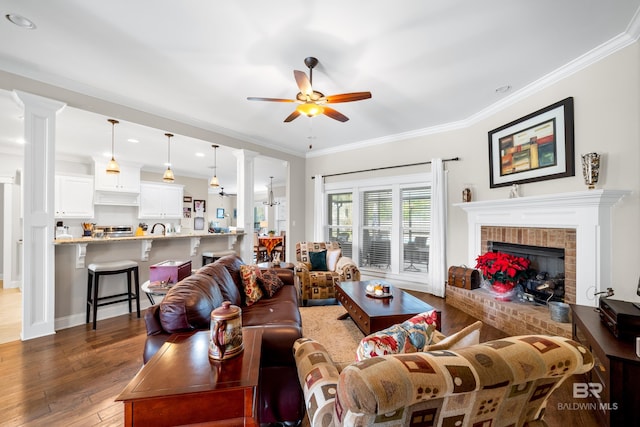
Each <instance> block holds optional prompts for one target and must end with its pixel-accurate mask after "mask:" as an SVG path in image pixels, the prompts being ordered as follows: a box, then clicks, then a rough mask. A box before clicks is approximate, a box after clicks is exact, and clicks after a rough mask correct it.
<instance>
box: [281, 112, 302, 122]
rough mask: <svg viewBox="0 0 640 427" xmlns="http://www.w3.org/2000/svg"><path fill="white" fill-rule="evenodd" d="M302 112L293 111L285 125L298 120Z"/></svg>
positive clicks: (285, 120)
mask: <svg viewBox="0 0 640 427" xmlns="http://www.w3.org/2000/svg"><path fill="white" fill-rule="evenodd" d="M299 115H300V112H299V111H298V110H293V113H291V114H289V115H288V116H287V118H286V119H284V122H285V123H289V122H291V121H293V120H295V119H297V118H298V116H299Z"/></svg>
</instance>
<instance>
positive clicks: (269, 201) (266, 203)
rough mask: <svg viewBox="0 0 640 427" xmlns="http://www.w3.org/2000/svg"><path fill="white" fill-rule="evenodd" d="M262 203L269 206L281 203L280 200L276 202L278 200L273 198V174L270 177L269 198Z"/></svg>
mask: <svg viewBox="0 0 640 427" xmlns="http://www.w3.org/2000/svg"><path fill="white" fill-rule="evenodd" d="M262 204H264V205H267V206H275V205H279V204H280V202H276V200H275V199H274V198H273V177H272V176H270V177H269V200H267V201H266V202H262Z"/></svg>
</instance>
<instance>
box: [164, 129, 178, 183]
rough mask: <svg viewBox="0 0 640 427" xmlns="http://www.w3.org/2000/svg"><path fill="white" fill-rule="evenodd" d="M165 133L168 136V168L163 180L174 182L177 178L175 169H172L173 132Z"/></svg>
mask: <svg viewBox="0 0 640 427" xmlns="http://www.w3.org/2000/svg"><path fill="white" fill-rule="evenodd" d="M165 135H166V137H167V170H166V171H164V175H163V176H162V180H163V181H164V182H173V181H174V180H175V178H174V176H173V171H172V170H171V137H172V136H173V134H170V133H165Z"/></svg>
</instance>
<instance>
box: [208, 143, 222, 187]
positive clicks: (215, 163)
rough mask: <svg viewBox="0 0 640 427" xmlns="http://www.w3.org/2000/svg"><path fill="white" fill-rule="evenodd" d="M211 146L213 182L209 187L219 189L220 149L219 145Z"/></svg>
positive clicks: (210, 182)
mask: <svg viewBox="0 0 640 427" xmlns="http://www.w3.org/2000/svg"><path fill="white" fill-rule="evenodd" d="M211 146H212V147H213V177H212V178H211V181H209V187H214V188H215V187H219V186H220V181H218V175H217V172H218V156H217V153H218V147H219V145H216V144H211Z"/></svg>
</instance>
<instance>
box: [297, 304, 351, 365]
mask: <svg viewBox="0 0 640 427" xmlns="http://www.w3.org/2000/svg"><path fill="white" fill-rule="evenodd" d="M344 313H346V310H345V309H344V308H342V306H341V305H323V306H314V307H300V315H301V317H302V335H303V336H304V337H307V338H312V339H314V340H316V341H318V342H320V343H322V345H324V346H325V347H326V349H327V351H328V352H329V355H330V356H331V358H332V359H333V361H334V362H335V364H336V365H337V366H338V367H339V368H343V367H344V366H346V365H348V364H350V363H352V362H354V361H355V360H356V347H357V346H358V343H359V342H360V340H361V339H362V338H364V334H363V333H362V332H361V331H360V329H358V327H357V326H356V324H355V323H354V322H353V320H351V319H350V318H349V317H347V318H346V319H344V320H338V317H339V316H340V315H342V314H344Z"/></svg>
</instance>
